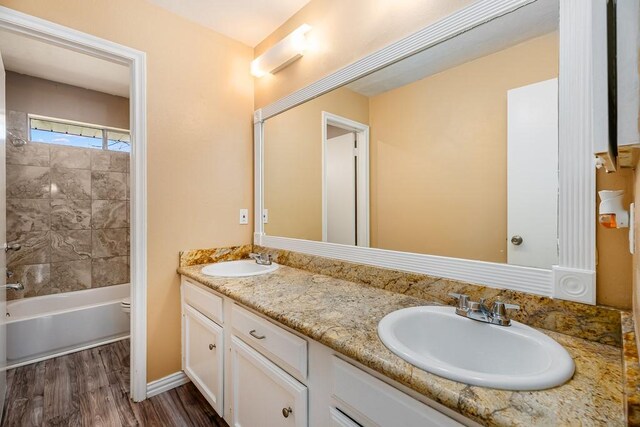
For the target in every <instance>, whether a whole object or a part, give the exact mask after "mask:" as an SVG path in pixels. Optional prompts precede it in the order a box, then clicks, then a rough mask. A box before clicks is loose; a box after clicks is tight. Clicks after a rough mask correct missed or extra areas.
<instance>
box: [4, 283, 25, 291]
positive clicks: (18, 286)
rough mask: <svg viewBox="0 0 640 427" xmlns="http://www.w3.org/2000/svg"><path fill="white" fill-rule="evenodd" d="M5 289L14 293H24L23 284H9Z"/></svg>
mask: <svg viewBox="0 0 640 427" xmlns="http://www.w3.org/2000/svg"><path fill="white" fill-rule="evenodd" d="M4 288H5V289H10V290H12V291H24V285H23V284H22V283H20V282H17V283H7V284H6V285H4ZM0 289H1V288H0Z"/></svg>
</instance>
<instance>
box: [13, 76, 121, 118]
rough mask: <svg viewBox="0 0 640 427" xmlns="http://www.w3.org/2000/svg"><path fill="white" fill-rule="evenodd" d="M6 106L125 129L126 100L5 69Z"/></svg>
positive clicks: (43, 114)
mask: <svg viewBox="0 0 640 427" xmlns="http://www.w3.org/2000/svg"><path fill="white" fill-rule="evenodd" d="M6 81H7V108H8V109H10V110H14V111H22V112H24V113H30V114H39V115H41V116H49V117H55V118H57V119H67V120H75V121H79V122H84V123H91V124H96V125H102V126H110V127H117V128H121V129H129V100H128V99H127V98H123V97H121V96H115V95H109V94H106V93H102V92H96V91H94V90H89V89H83V88H80V87H77V86H70V85H66V84H62V83H56V82H52V81H49V80H44V79H39V78H37V77H31V76H26V75H24V74H17V73H13V72H7V80H6Z"/></svg>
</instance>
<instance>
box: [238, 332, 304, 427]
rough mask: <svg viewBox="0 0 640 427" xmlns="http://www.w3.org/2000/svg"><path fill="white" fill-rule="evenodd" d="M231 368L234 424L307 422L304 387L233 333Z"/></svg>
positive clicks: (279, 426)
mask: <svg viewBox="0 0 640 427" xmlns="http://www.w3.org/2000/svg"><path fill="white" fill-rule="evenodd" d="M231 370H232V373H231V387H232V390H233V403H232V407H233V423H234V426H238V427H240V426H243V427H244V426H247V427H251V426H264V427H305V426H307V425H308V420H307V417H308V416H307V387H306V386H305V385H304V384H302V383H300V382H299V381H297V380H296V379H294V378H293V377H292V376H291V375H289V374H288V373H287V372H285V371H284V370H282V369H280V368H279V367H278V366H276V365H275V364H274V363H272V362H271V361H269V359H267V358H266V357H264V356H262V355H261V354H260V353H258V352H257V351H256V350H254V349H253V348H251V347H250V346H248V345H247V344H245V343H244V342H243V341H242V340H240V339H239V338H238V337H235V336H234V337H232V338H231Z"/></svg>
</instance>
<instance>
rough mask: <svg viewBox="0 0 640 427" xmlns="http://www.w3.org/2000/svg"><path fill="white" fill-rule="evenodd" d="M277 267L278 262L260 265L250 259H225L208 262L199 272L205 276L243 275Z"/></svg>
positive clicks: (267, 270) (261, 272)
mask: <svg viewBox="0 0 640 427" xmlns="http://www.w3.org/2000/svg"><path fill="white" fill-rule="evenodd" d="M277 269H278V264H276V263H273V264H271V265H260V264H258V263H256V262H255V261H254V260H252V259H243V260H239V261H226V262H218V263H216V264H210V265H207V266H206V267H203V268H202V270H200V272H201V273H202V274H204V275H207V276H214V277H245V276H258V275H260V274H267V273H271V272H272V271H276V270H277Z"/></svg>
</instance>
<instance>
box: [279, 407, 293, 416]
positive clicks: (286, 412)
mask: <svg viewBox="0 0 640 427" xmlns="http://www.w3.org/2000/svg"><path fill="white" fill-rule="evenodd" d="M290 414H293V409H291V407H288V408H282V416H283V417H285V418H289V415H290Z"/></svg>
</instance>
